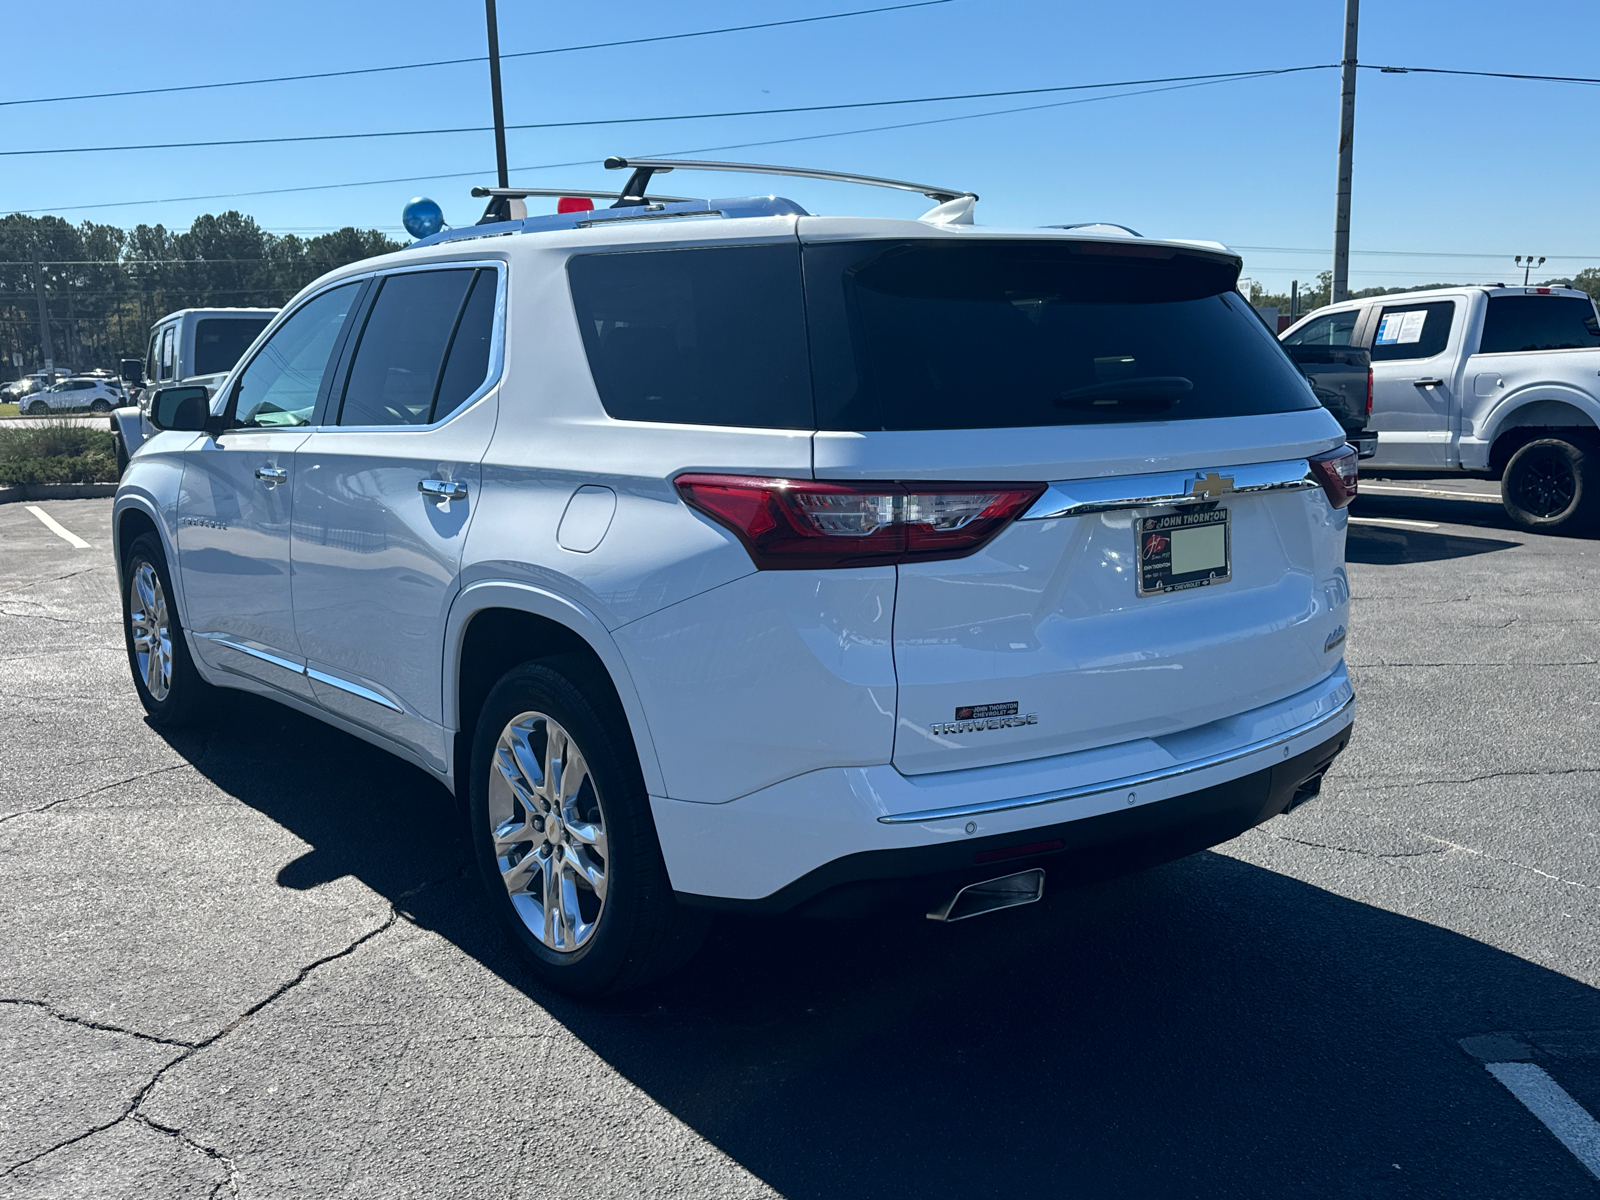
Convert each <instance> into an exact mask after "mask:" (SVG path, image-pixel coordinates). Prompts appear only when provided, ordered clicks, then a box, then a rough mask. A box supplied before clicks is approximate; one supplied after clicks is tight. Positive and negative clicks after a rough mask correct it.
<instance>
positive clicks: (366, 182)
mask: <svg viewBox="0 0 1600 1200" xmlns="http://www.w3.org/2000/svg"><path fill="white" fill-rule="evenodd" d="M1296 69H1314V68H1296ZM1257 77H1258V75H1257V73H1254V72H1252V73H1246V74H1244V75H1241V76H1238V77H1233V76H1223V77H1218V78H1202V79H1201V80H1200V81H1199V82H1197V83H1183V84H1178V85H1175V86H1172V87H1158V88H1147V89H1144V90H1142V91H1136V92H1118V93H1116V94H1114V95H1108V96H1090V97H1088V98H1086V99H1081V100H1055V101H1051V102H1050V103H1048V104H1031V105H1026V106H1023V107H1019V108H1002V109H992V110H990V111H988V112H978V113H963V114H961V115H958V116H954V117H936V118H933V119H931V120H927V121H905V122H900V123H897V124H894V125H871V126H868V127H866V128H864V129H836V130H833V131H832V132H829V133H812V134H802V135H798V136H794V137H786V138H767V139H765V140H763V141H756V142H733V143H729V144H727V145H721V146H693V147H689V148H687V149H678V150H662V151H659V152H657V153H654V154H651V155H649V156H647V157H652V158H659V157H673V156H677V155H682V154H712V153H717V152H719V151H723V150H752V149H756V148H759V147H763V146H786V145H791V144H793V143H796V142H814V141H822V140H825V139H827V138H835V137H852V136H854V135H856V134H863V133H883V132H887V131H892V130H898V129H912V128H916V127H919V126H924V125H944V124H949V123H952V122H955V121H973V120H977V119H979V118H982V117H998V116H1007V115H1010V114H1012V113H1019V112H1037V111H1039V110H1041V109H1049V108H1065V107H1068V106H1071V105H1077V104H1093V103H1096V102H1098V101H1102V100H1122V99H1128V98H1131V97H1134V96H1149V95H1154V94H1156V93H1158V92H1171V91H1181V90H1183V89H1186V88H1192V87H1208V86H1211V85H1213V84H1219V83H1231V82H1234V81H1235V78H1244V79H1250V78H1257ZM1086 86H1092V87H1114V86H1118V85H1115V84H1091V85H1086ZM592 166H594V159H592V158H582V159H573V160H571V161H569V162H557V163H536V164H534V165H532V166H526V167H513V168H511V169H512V171H513V172H514V173H515V174H518V175H521V174H525V173H528V172H532V171H554V170H559V169H561V168H564V167H592ZM486 174H487V172H485V171H482V170H478V171H455V172H451V173H449V174H439V175H403V176H397V177H394V178H390V179H358V180H351V181H349V182H345V183H312V184H301V185H299V186H297V187H285V188H260V189H257V190H255V191H248V192H212V193H209V194H206V195H199V196H168V197H165V198H162V199H157V200H107V201H101V202H98V203H95V204H69V205H65V206H61V207H56V208H30V209H22V210H20V212H21V213H22V214H23V215H32V214H34V213H52V214H53V213H62V212H80V211H83V210H86V209H99V208H130V207H133V206H135V205H144V204H186V203H191V202H194V201H198V200H241V199H249V198H251V197H254V196H279V195H284V194H286V193H291V192H325V191H331V190H334V189H337V188H347V187H379V186H384V185H388V184H395V183H435V182H438V181H440V180H447V179H481V178H483V177H484V176H485V175H486Z"/></svg>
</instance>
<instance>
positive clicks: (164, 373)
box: [161, 325, 176, 381]
mask: <svg viewBox="0 0 1600 1200" xmlns="http://www.w3.org/2000/svg"><path fill="white" fill-rule="evenodd" d="M175 332H176V330H175V329H174V328H173V327H172V326H170V325H169V326H167V328H166V330H165V331H164V332H163V333H162V334H161V378H162V380H163V381H165V380H168V379H171V378H172V366H173V355H172V335H173V333H175Z"/></svg>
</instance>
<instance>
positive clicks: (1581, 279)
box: [1250, 267, 1600, 316]
mask: <svg viewBox="0 0 1600 1200" xmlns="http://www.w3.org/2000/svg"><path fill="white" fill-rule="evenodd" d="M1495 282H1499V281H1498V280H1496V281H1495ZM1506 282H1507V283H1511V282H1514V281H1513V280H1512V279H1510V278H1508V279H1507V280H1506ZM1459 286H1461V285H1460V284H1455V283H1419V284H1416V285H1414V286H1412V287H1391V288H1385V287H1370V288H1362V289H1361V290H1360V291H1356V292H1351V293H1350V299H1352V300H1365V299H1366V298H1367V297H1368V296H1403V295H1404V294H1405V293H1407V292H1427V291H1432V290H1433V289H1434V288H1447V287H1459ZM1529 286H1537V287H1570V288H1577V289H1578V290H1579V291H1580V292H1588V293H1589V295H1591V296H1593V297H1594V298H1595V299H1596V300H1600V267H1585V268H1584V269H1583V270H1581V271H1579V272H1578V273H1577V274H1576V275H1573V276H1571V277H1564V278H1561V279H1540V280H1535V281H1534V282H1533V283H1532V284H1530V285H1529ZM1332 295H1333V272H1332V271H1324V272H1322V274H1320V275H1318V276H1317V282H1316V284H1315V285H1307V286H1306V287H1304V288H1302V289H1301V290H1300V312H1301V314H1302V315H1303V314H1305V313H1308V312H1311V311H1312V310H1313V309H1318V308H1321V307H1322V306H1323V305H1325V304H1331V303H1332V300H1331V299H1330V297H1332ZM1292 299H1293V298H1292V297H1291V296H1290V295H1289V294H1288V293H1287V292H1269V291H1267V290H1266V289H1265V288H1264V287H1262V286H1261V285H1260V284H1259V283H1253V284H1251V286H1250V303H1251V304H1254V305H1255V306H1256V307H1257V308H1276V309H1277V310H1278V312H1279V313H1280V314H1282V315H1283V316H1288V315H1289V304H1290V302H1291V300H1292Z"/></svg>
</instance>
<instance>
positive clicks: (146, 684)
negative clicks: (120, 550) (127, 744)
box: [122, 533, 220, 729]
mask: <svg viewBox="0 0 1600 1200" xmlns="http://www.w3.org/2000/svg"><path fill="white" fill-rule="evenodd" d="M122 583H123V587H122V630H123V636H124V640H125V641H126V642H127V647H128V666H129V668H130V669H131V670H132V671H133V686H134V688H135V690H136V691H137V692H138V693H139V703H141V704H143V705H144V710H145V712H147V713H149V714H150V720H151V722H152V723H154V724H155V725H158V726H160V727H162V728H164V729H177V728H181V727H182V726H185V725H192V724H196V723H198V721H199V719H200V717H201V716H202V714H208V713H214V712H215V711H216V709H217V705H216V700H217V698H218V695H219V691H220V689H218V688H214V687H212V686H211V685H210V684H209V683H207V682H206V681H205V680H204V679H201V678H200V672H199V671H197V670H196V669H195V665H194V660H193V659H191V658H190V657H189V646H188V643H187V642H186V641H185V640H184V636H183V626H182V624H181V623H180V622H179V620H178V610H177V608H176V607H175V606H174V604H173V599H172V598H173V591H172V577H171V576H170V575H169V574H168V573H167V556H166V554H165V553H164V552H163V551H162V549H161V542H160V540H159V539H158V538H157V537H156V535H155V534H153V533H141V534H140V535H139V536H138V537H136V538H134V539H133V544H132V545H131V546H129V547H128V557H127V562H126V565H125V566H124V568H123V572H122Z"/></svg>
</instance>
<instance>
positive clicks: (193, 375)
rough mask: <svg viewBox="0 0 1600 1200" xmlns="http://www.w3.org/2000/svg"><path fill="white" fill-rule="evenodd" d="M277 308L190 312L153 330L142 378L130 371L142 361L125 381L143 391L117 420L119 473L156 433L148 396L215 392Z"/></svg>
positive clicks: (140, 373) (177, 314) (125, 372)
mask: <svg viewBox="0 0 1600 1200" xmlns="http://www.w3.org/2000/svg"><path fill="white" fill-rule="evenodd" d="M277 311H278V310H277V309H275V308H184V309H179V310H178V311H177V312H174V313H168V314H167V315H166V316H164V317H162V318H161V320H159V321H157V322H156V323H155V325H154V326H152V327H151V330H150V340H149V342H148V349H147V351H146V355H145V361H144V363H143V367H142V370H140V371H138V373H137V374H138V377H137V378H134V377H133V376H132V375H130V374H129V371H128V368H129V367H130V366H132V367H138V366H139V364H138V363H137V361H136V360H124V362H123V378H124V380H125V381H126V382H127V383H128V384H129V385H130V386H133V387H137V388H139V389H140V393H141V394H140V396H139V397H138V403H137V404H129V403H128V400H127V398H126V396H125V397H124V400H123V406H122V407H119V408H118V410H117V412H116V413H115V414H114V415H113V418H112V423H111V433H112V441H113V443H114V445H115V448H116V454H117V465H118V469H119V470H125V469H126V468H127V465H128V459H129V457H130V456H132V455H133V454H134V453H136V452H137V451H138V449H139V447H140V446H142V445H143V444H144V440H145V439H146V438H147V437H149V436H150V434H151V433H152V432H154V431H153V430H152V429H151V427H150V423H149V421H148V420H146V419H145V413H144V410H145V405H144V403H143V399H144V398H143V391H144V390H145V389H146V388H157V387H164V386H170V385H173V384H195V385H199V386H202V387H206V388H208V389H211V390H213V391H214V390H215V389H216V386H217V385H218V384H219V383H221V382H222V380H223V378H224V377H225V376H226V375H227V373H228V372H229V371H230V370H232V369H233V365H234V364H235V363H236V362H238V361H239V356H240V355H241V354H243V353H244V352H245V350H247V349H248V348H249V346H250V343H251V342H253V341H255V339H256V337H257V336H258V335H259V334H260V333H261V331H262V330H263V329H265V328H266V327H267V322H269V321H270V320H272V317H273V315H274V314H275V313H276V312H277Z"/></svg>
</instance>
